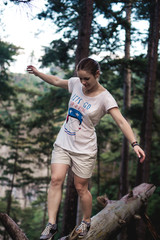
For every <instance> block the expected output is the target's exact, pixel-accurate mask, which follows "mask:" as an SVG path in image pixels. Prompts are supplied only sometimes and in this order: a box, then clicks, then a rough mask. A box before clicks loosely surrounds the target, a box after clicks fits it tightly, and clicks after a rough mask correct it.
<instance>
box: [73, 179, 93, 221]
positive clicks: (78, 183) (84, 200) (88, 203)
mask: <svg viewBox="0 0 160 240" xmlns="http://www.w3.org/2000/svg"><path fill="white" fill-rule="evenodd" d="M88 181H89V179H84V178H80V177H78V176H76V175H75V176H74V184H75V188H76V190H77V192H78V195H79V197H80V203H81V207H82V213H83V220H85V221H86V222H90V218H91V213H92V195H91V193H90V192H89V190H88Z"/></svg>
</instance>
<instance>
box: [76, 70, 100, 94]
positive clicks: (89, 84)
mask: <svg viewBox="0 0 160 240" xmlns="http://www.w3.org/2000/svg"><path fill="white" fill-rule="evenodd" d="M77 76H78V77H79V79H80V81H81V83H82V85H83V87H84V89H85V90H86V91H89V90H92V89H94V87H95V86H97V84H98V77H99V71H97V73H96V75H95V76H94V75H93V74H91V73H89V72H87V71H84V70H79V71H77Z"/></svg>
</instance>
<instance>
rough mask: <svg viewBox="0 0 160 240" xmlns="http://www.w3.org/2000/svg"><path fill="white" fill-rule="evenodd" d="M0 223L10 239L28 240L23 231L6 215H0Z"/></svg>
mask: <svg viewBox="0 0 160 240" xmlns="http://www.w3.org/2000/svg"><path fill="white" fill-rule="evenodd" d="M0 221H1V222H2V224H3V226H4V227H5V229H6V231H7V232H8V234H9V235H10V237H11V238H12V239H14V240H28V238H27V237H26V235H25V234H24V233H23V231H22V230H21V229H20V228H19V227H18V225H17V224H16V223H15V222H14V221H13V220H12V219H11V218H10V217H9V216H8V215H7V214H6V213H0Z"/></svg>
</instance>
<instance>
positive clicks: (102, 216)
mask: <svg viewBox="0 0 160 240" xmlns="http://www.w3.org/2000/svg"><path fill="white" fill-rule="evenodd" d="M155 188H156V187H155V186H154V185H153V184H147V183H143V184H141V185H139V186H137V187H135V188H134V189H133V190H132V191H131V192H130V193H128V194H127V195H125V196H124V197H123V198H121V199H120V200H118V201H112V200H111V201H110V200H109V199H108V198H107V197H101V198H99V201H101V202H103V206H104V209H102V210H101V211H100V212H99V213H98V214H97V215H95V216H93V217H92V219H91V228H90V230H89V232H88V234H87V236H86V237H85V238H83V240H97V239H98V240H113V239H114V238H115V236H117V234H118V233H119V232H120V231H121V229H122V228H123V227H125V226H126V224H128V223H129V222H130V221H131V220H132V219H133V217H134V218H136V219H139V218H140V215H142V216H143V215H144V214H145V213H144V211H143V209H144V208H145V206H146V204H147V200H148V198H149V197H150V196H151V195H152V194H153V192H154V190H155ZM0 221H1V222H2V224H3V225H4V227H5V229H6V231H7V232H8V233H9V235H10V236H11V238H12V239H14V240H28V238H27V237H26V235H25V234H24V233H23V231H22V230H21V229H20V228H19V227H18V225H17V224H16V223H15V222H14V221H13V220H12V219H11V218H10V217H9V216H8V215H7V214H5V213H0ZM75 229H76V228H75ZM75 229H74V230H73V231H72V233H71V234H70V235H69V236H66V237H62V238H61V239H59V240H76V239H77V235H78V234H77V233H76V231H75ZM155 239H156V238H155Z"/></svg>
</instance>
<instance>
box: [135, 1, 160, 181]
mask: <svg viewBox="0 0 160 240" xmlns="http://www.w3.org/2000/svg"><path fill="white" fill-rule="evenodd" d="M159 32H160V0H154V1H152V3H151V15H150V30H149V42H148V56H147V59H148V65H147V71H146V81H145V95H144V111H143V119H142V130H141V145H142V147H143V149H144V151H145V154H146V159H145V162H144V163H143V165H142V164H138V168H137V179H136V184H140V183H141V182H143V181H148V180H149V165H150V159H151V140H152V121H153V109H154V95H155V83H156V71H157V58H158V42H159V37H160V34H159Z"/></svg>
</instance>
